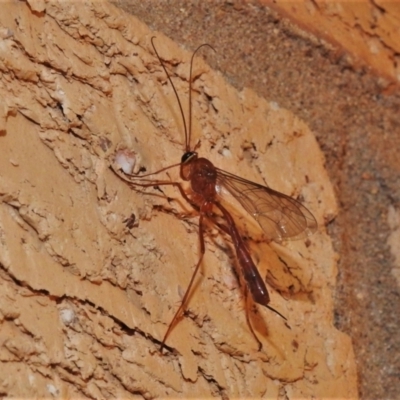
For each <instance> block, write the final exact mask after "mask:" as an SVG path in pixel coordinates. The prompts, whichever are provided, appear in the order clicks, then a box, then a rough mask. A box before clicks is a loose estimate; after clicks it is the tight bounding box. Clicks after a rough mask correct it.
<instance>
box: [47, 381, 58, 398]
mask: <svg viewBox="0 0 400 400" xmlns="http://www.w3.org/2000/svg"><path fill="white" fill-rule="evenodd" d="M46 389H47V391H48V392H49V393H50V394H51V395H52V396H53V397H56V396H58V389H57V388H56V387H55V386H54V385H52V384H50V383H49V384H47V385H46Z"/></svg>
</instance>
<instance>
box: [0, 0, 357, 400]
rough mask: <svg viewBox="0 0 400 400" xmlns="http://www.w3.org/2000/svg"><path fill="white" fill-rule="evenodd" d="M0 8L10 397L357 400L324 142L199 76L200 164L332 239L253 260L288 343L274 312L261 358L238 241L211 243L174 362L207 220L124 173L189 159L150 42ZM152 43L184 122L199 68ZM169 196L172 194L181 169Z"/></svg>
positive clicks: (69, 14)
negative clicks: (278, 196) (163, 345)
mask: <svg viewBox="0 0 400 400" xmlns="http://www.w3.org/2000/svg"><path fill="white" fill-rule="evenodd" d="M2 6H3V9H4V10H6V12H3V13H2V14H1V15H0V24H1V27H0V35H1V42H0V43H1V45H0V52H1V57H0V72H1V75H0V92H1V93H0V110H1V114H0V132H1V136H0V143H1V149H2V157H1V159H0V171H1V175H0V196H1V200H2V202H1V206H0V237H1V240H0V246H1V252H0V266H1V269H0V279H1V288H2V289H1V292H0V312H1V314H0V315H1V325H0V327H1V328H0V346H1V347H0V360H1V364H2V368H1V369H0V385H1V386H0V388H1V389H0V390H1V393H3V394H4V395H7V396H12V397H49V396H55V397H69V398H76V397H82V396H86V397H92V398H110V397H117V396H118V397H124V398H130V397H135V396H136V397H137V396H141V397H144V398H154V397H189V396H191V397H211V396H215V395H218V396H222V397H225V398H227V397H230V398H235V397H261V396H264V397H268V398H281V397H285V396H286V397H287V398H293V399H294V398H300V397H304V398H310V397H312V396H315V397H318V398H322V397H336V398H356V397H357V388H356V374H355V362H354V356H353V350H352V345H351V342H350V339H349V338H348V336H346V335H345V334H343V333H341V332H339V331H338V330H337V329H335V328H334V326H333V295H332V291H333V289H334V285H335V278H336V273H337V268H336V261H337V256H336V254H335V253H334V251H333V248H332V244H331V241H330V239H329V236H328V235H327V234H326V230H325V226H324V225H325V222H326V221H329V220H331V219H332V218H333V217H334V215H335V214H336V212H337V206H336V202H335V198H334V194H333V189H332V186H331V184H330V182H329V180H328V176H327V173H326V171H325V169H324V158H323V156H322V154H321V152H320V150H319V148H318V145H317V142H316V140H315V138H314V135H313V134H312V133H311V132H310V130H309V128H308V127H307V126H306V125H305V124H304V123H303V122H302V121H301V120H299V119H298V118H296V117H295V116H294V115H293V114H292V113H290V112H288V111H287V110H285V109H283V108H281V107H279V105H278V104H276V103H274V102H267V101H265V100H263V99H261V98H258V97H257V96H256V95H255V94H254V93H253V92H252V91H250V90H247V89H244V90H242V91H240V92H239V91H237V90H236V89H234V88H233V87H232V86H229V85H228V84H227V83H226V82H225V81H224V79H223V78H222V76H221V75H220V74H219V73H216V72H214V71H213V70H212V69H210V67H208V66H207V65H206V64H205V63H204V62H203V61H202V60H201V59H200V58H199V59H196V63H195V67H194V69H195V82H194V95H193V108H194V121H193V141H194V143H197V142H198V141H200V147H199V149H198V151H199V152H200V153H201V154H202V155H205V156H207V157H208V158H209V159H210V160H211V161H213V162H214V163H215V164H216V165H218V167H220V168H223V169H226V170H228V171H230V172H232V173H236V174H240V175H241V176H243V177H244V178H247V179H250V180H253V181H257V182H259V183H265V182H268V184H269V185H270V186H271V187H273V188H275V189H277V190H279V191H282V192H284V193H287V194H290V195H292V196H294V197H298V196H300V198H302V199H304V201H305V204H306V205H307V207H309V208H310V210H311V211H312V212H313V213H314V215H315V216H316V218H317V220H318V222H319V224H320V230H319V231H318V232H317V233H316V234H315V235H314V236H312V237H310V238H309V239H308V240H307V241H297V242H290V243H287V244H281V245H279V244H271V245H267V244H266V243H265V242H261V243H258V242H257V240H256V238H254V239H255V240H254V241H251V240H250V241H249V246H250V247H251V250H252V254H253V256H254V259H255V260H256V262H257V264H258V268H259V270H260V272H261V274H262V275H263V276H264V277H266V279H267V282H268V285H269V288H270V291H271V305H272V306H273V307H275V308H277V309H279V311H281V312H282V313H283V314H284V315H285V316H286V317H287V318H288V321H289V325H290V329H289V328H288V327H287V325H285V323H284V322H283V321H282V320H281V319H280V318H279V317H277V316H276V315H275V314H272V313H271V312H270V311H268V310H264V309H260V308H258V312H257V313H255V312H251V313H250V316H251V320H252V322H253V325H254V326H255V328H256V331H257V333H258V336H259V337H260V339H261V341H262V343H263V350H262V351H257V344H256V342H255V341H254V338H253V337H252V335H251V334H250V332H249V329H248V327H247V325H246V318H245V312H244V299H243V292H242V291H241V289H240V287H239V286H238V284H237V282H236V279H235V277H234V274H233V272H232V269H234V267H235V257H234V256H233V249H232V245H231V242H230V240H229V238H227V237H226V236H224V235H221V233H220V232H219V231H218V230H216V229H215V228H213V227H212V226H209V227H208V228H207V230H206V233H207V234H206V248H207V250H206V255H205V257H204V262H203V268H202V271H201V274H200V276H199V279H198V281H196V284H195V290H194V291H193V295H192V296H191V298H190V303H189V306H188V308H187V312H186V313H185V316H184V317H183V318H182V319H181V320H180V321H179V323H178V324H177V325H176V327H175V329H174V330H173V332H172V334H171V335H170V337H169V338H168V340H167V345H168V351H167V352H166V354H165V355H161V354H160V353H159V351H158V350H159V345H160V340H161V339H162V337H163V335H164V333H165V331H166V329H167V327H168V324H169V322H170V320H171V318H172V316H173V314H174V312H175V310H176V309H177V307H178V306H179V302H180V299H181V297H182V293H183V292H184V290H185V288H186V286H187V283H188V281H189V279H190V276H191V271H192V269H193V266H194V265H195V263H196V261H197V259H198V257H199V248H198V226H197V219H196V218H195V213H193V211H192V210H191V209H190V207H189V206H188V205H187V204H186V203H185V202H184V201H183V200H182V198H181V197H180V195H179V192H177V191H176V190H173V189H171V188H170V187H168V186H165V187H163V186H161V185H160V186H159V187H158V188H153V187H150V188H147V189H144V190H140V191H135V190H132V188H130V187H129V186H128V185H127V184H126V183H124V182H122V181H121V180H120V179H119V178H118V177H117V176H116V175H115V174H114V173H113V172H112V171H111V169H110V164H112V163H113V162H114V160H115V154H116V152H118V151H120V150H124V149H128V150H129V151H131V152H132V153H131V154H133V159H134V160H135V171H139V170H144V169H146V171H147V172H152V171H156V170H159V169H160V168H163V167H166V166H168V165H171V164H173V163H176V162H178V161H179V160H180V156H181V154H182V153H183V144H182V143H183V134H182V122H181V118H180V115H179V111H178V107H177V104H176V99H175V98H174V95H173V92H172V90H171V88H170V86H169V85H168V84H167V82H166V78H165V74H164V72H163V70H162V69H161V67H160V65H159V62H158V60H157V58H156V57H155V56H154V54H153V51H152V48H151V46H150V38H151V36H152V35H154V33H153V32H151V31H150V30H149V28H147V27H146V26H145V25H144V24H143V23H142V22H140V21H139V20H137V19H136V18H134V17H132V16H129V15H127V14H125V13H123V12H122V11H120V10H118V9H116V8H115V7H114V6H111V5H109V4H108V3H106V2H102V1H95V2H93V3H90V2H88V3H85V4H84V3H78V2H76V3H67V2H40V1H31V2H26V3H25V2H8V3H5V4H3V5H2ZM156 36H157V39H156V44H157V48H158V49H159V52H160V54H161V56H162V58H163V59H164V60H165V62H166V64H167V66H168V69H169V70H170V72H171V75H172V76H173V79H174V82H175V85H176V87H177V90H178V92H179V93H180V94H181V95H182V98H183V100H184V104H186V99H187V91H188V67H189V61H190V56H191V54H190V53H187V52H185V51H183V50H182V49H180V48H179V47H178V46H177V45H176V44H175V43H174V42H172V41H171V40H170V39H167V38H166V37H164V36H163V35H162V34H156ZM184 108H185V110H186V107H184ZM304 154H306V155H307V157H304ZM267 166H268V168H267ZM155 179H171V180H174V181H175V180H177V179H179V174H178V170H177V168H175V169H171V170H169V173H168V174H166V173H164V174H160V175H157V176H156V178H155ZM132 214H133V215H134V216H135V221H134V223H133V226H132V225H129V224H128V225H129V226H127V223H126V221H127V219H128V218H129V217H131V216H132ZM192 217H193V218H192ZM240 219H241V218H240V217H239V219H238V221H239V223H240V226H242V225H243V229H247V228H246V226H244V225H245V224H244V223H243V224H242V223H241V222H240ZM248 229H251V227H248Z"/></svg>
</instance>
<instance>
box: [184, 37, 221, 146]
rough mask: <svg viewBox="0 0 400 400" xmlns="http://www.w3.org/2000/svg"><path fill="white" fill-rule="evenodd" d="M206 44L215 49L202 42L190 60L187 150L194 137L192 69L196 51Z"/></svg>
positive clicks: (206, 44)
mask: <svg viewBox="0 0 400 400" xmlns="http://www.w3.org/2000/svg"><path fill="white" fill-rule="evenodd" d="M204 46H208V47H209V48H210V49H211V50H213V51H214V52H216V51H215V49H214V47H212V46H211V45H210V44H208V43H203V44H201V45H200V46H199V47H198V48H197V49H196V50H195V51H194V53H193V54H192V58H191V60H190V74H189V138H188V141H187V142H186V152H188V151H190V139H191V137H192V70H193V60H194V56H195V55H196V53H197V52H198V51H199V50H200V49H201V48H202V47H204Z"/></svg>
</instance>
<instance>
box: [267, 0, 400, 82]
mask: <svg viewBox="0 0 400 400" xmlns="http://www.w3.org/2000/svg"><path fill="white" fill-rule="evenodd" d="M260 3H264V4H267V5H268V6H270V7H272V8H274V9H276V10H277V11H279V12H280V13H283V14H284V15H286V16H287V17H289V18H290V19H291V20H293V21H294V22H295V23H296V24H299V25H300V26H302V27H303V28H305V29H306V30H307V31H310V32H313V33H314V34H315V35H316V36H317V37H319V38H324V39H326V40H327V41H328V42H331V43H332V44H334V45H335V47H336V49H337V50H338V48H341V49H342V51H343V52H344V53H345V54H346V56H347V57H349V58H351V59H352V63H354V64H356V65H357V64H358V65H359V66H368V67H369V68H371V69H372V70H374V72H376V73H378V74H379V75H380V76H381V77H382V78H385V80H386V82H384V81H383V82H382V84H385V85H387V86H388V87H390V86H396V87H397V88H398V85H399V82H400V66H399V63H400V57H399V53H400V41H399V37H400V24H399V20H400V7H399V2H397V1H385V0H378V1H377V0H374V1H372V0H352V1H343V0H337V1H330V0H301V1H287V0H261V1H260Z"/></svg>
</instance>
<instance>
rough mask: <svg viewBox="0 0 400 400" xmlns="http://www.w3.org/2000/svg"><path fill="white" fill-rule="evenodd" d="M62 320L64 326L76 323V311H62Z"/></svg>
mask: <svg viewBox="0 0 400 400" xmlns="http://www.w3.org/2000/svg"><path fill="white" fill-rule="evenodd" d="M60 318H61V321H62V322H63V324H64V325H67V326H68V325H70V324H72V322H74V319H75V311H74V310H71V309H70V308H64V309H63V310H61V311H60Z"/></svg>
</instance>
